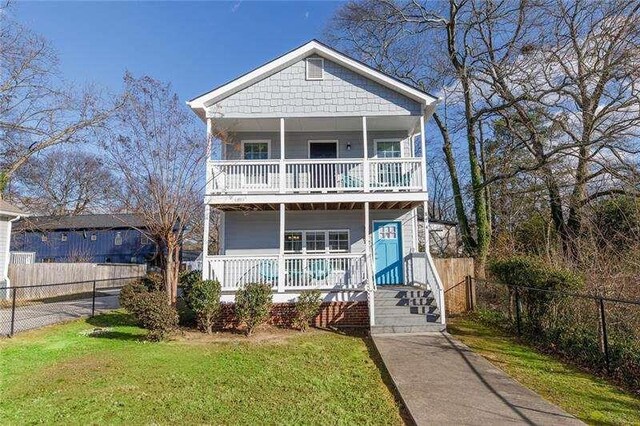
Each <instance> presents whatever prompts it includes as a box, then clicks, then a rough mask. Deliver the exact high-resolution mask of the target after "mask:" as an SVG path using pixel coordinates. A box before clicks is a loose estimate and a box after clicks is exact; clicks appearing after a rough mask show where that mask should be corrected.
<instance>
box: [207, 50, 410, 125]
mask: <svg viewBox="0 0 640 426" xmlns="http://www.w3.org/2000/svg"><path fill="white" fill-rule="evenodd" d="M305 71H306V61H305V60H304V59H303V60H301V61H298V62H296V63H294V64H293V65H291V66H289V67H288V68H285V69H283V70H281V71H279V72H277V73H275V74H273V75H271V76H269V77H267V78H265V79H263V80H261V81H259V82H257V83H255V84H253V85H252V86H249V87H247V88H245V89H243V90H241V91H239V92H237V93H235V94H233V95H231V96H229V97H228V98H226V99H223V100H222V101H220V102H219V103H218V104H216V105H214V106H212V107H210V109H209V112H210V113H220V114H222V115H223V116H224V117H303V116H362V115H368V116H373V115H420V113H421V106H420V104H419V103H418V102H416V101H414V100H413V99H410V98H408V97H406V96H404V95H402V94H400V93H397V92H395V91H393V90H391V89H389V88H387V87H385V86H383V85H381V84H379V83H376V82H375V81H372V80H370V79H368V78H366V77H364V76H362V75H360V74H358V73H355V72H353V71H351V70H349V69H347V68H345V67H343V66H341V65H338V64H336V63H335V62H332V61H329V60H328V59H325V60H324V79H323V80H307V79H306V73H305Z"/></svg>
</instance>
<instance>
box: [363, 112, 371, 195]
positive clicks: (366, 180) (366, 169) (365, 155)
mask: <svg viewBox="0 0 640 426" xmlns="http://www.w3.org/2000/svg"><path fill="white" fill-rule="evenodd" d="M362 143H363V144H364V146H363V149H362V152H363V154H362V158H363V159H364V161H363V164H362V167H364V170H363V177H364V192H369V186H370V185H369V174H370V173H369V172H370V170H369V143H368V142H367V117H362Z"/></svg>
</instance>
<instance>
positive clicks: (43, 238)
mask: <svg viewBox="0 0 640 426" xmlns="http://www.w3.org/2000/svg"><path fill="white" fill-rule="evenodd" d="M40 240H41V241H42V242H43V243H46V242H47V241H49V237H47V234H42V235H41V236H40Z"/></svg>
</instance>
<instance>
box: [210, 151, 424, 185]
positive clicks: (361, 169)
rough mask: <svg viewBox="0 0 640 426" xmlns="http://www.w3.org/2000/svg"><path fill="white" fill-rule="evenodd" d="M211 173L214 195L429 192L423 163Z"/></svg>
mask: <svg viewBox="0 0 640 426" xmlns="http://www.w3.org/2000/svg"><path fill="white" fill-rule="evenodd" d="M207 167H209V169H210V171H211V177H210V182H209V184H208V193H210V194H247V193H281V192H283V191H284V192H286V193H298V192H348V191H420V190H422V188H423V182H422V167H423V162H422V159H421V158H371V159H367V160H365V159H312V160H305V159H303V160H284V161H283V162H282V163H281V162H280V161H279V160H242V161H210V162H209V164H208V166H207ZM367 170H368V172H369V173H365V171H367ZM281 181H283V185H280V182H281Z"/></svg>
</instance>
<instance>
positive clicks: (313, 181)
mask: <svg viewBox="0 0 640 426" xmlns="http://www.w3.org/2000/svg"><path fill="white" fill-rule="evenodd" d="M332 158H338V141H309V159H318V160H328V159H332ZM310 166H311V167H310V168H309V170H308V172H309V173H308V179H309V184H310V186H311V188H312V189H320V190H322V189H323V188H335V187H336V172H337V168H336V164H335V163H332V162H329V161H319V162H318V163H314V164H311V165H310Z"/></svg>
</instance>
